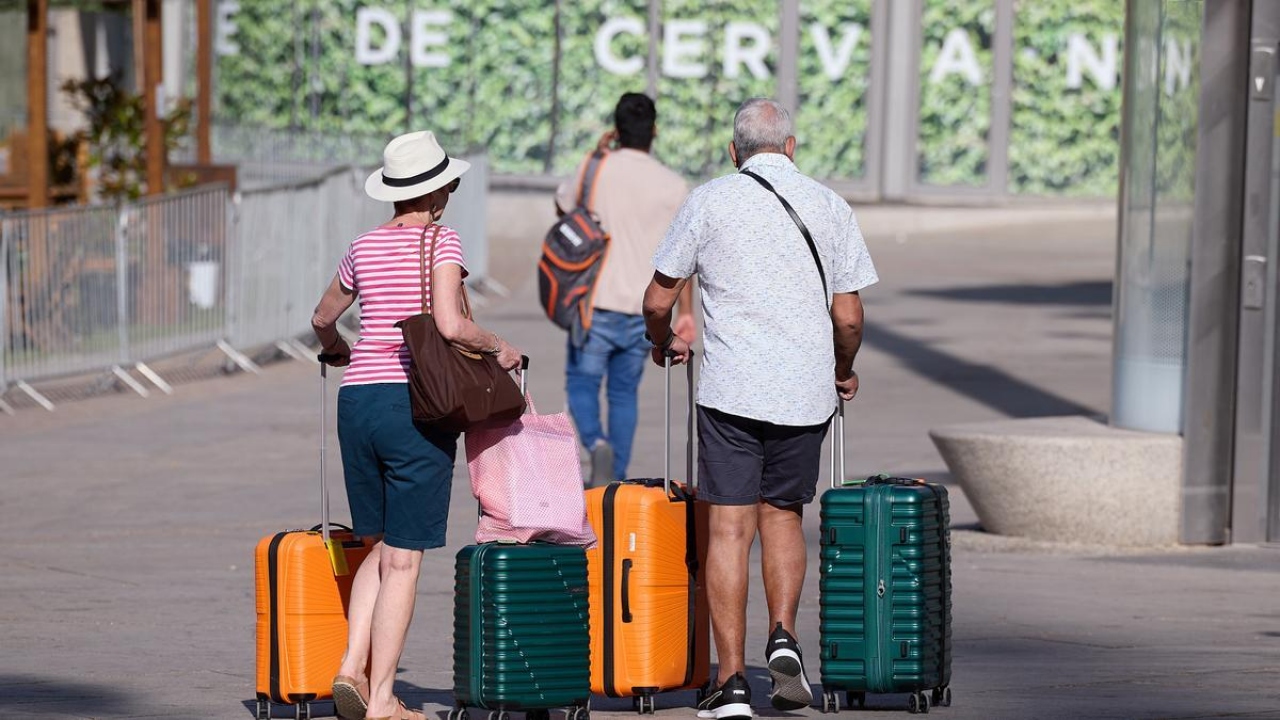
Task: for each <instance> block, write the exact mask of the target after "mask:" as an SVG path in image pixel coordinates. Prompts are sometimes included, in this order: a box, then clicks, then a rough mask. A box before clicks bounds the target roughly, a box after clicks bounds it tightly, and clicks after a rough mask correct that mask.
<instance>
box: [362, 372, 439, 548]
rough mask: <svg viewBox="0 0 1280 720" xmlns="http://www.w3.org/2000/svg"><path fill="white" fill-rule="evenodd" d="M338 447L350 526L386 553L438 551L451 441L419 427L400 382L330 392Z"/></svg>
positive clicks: (405, 385)
mask: <svg viewBox="0 0 1280 720" xmlns="http://www.w3.org/2000/svg"><path fill="white" fill-rule="evenodd" d="M338 442H339V443H340V444H341V445H342V470H343V474H344V475H345V476H346V483H347V504H348V505H350V506H351V525H352V530H354V531H355V534H356V535H357V536H360V537H375V536H378V535H382V540H383V542H385V543H386V544H387V545H390V546H391V547H397V548H404V549H407V550H426V549H428V548H437V547H443V546H444V541H445V527H446V525H447V524H448V520H449V491H450V489H451V488H452V487H453V461H454V457H455V455H456V454H457V451H458V436H457V435H456V434H453V433H441V432H437V431H434V430H430V429H426V428H419V427H418V426H417V425H415V424H414V422H413V412H412V410H411V409H410V406H409V386H408V385H407V384H405V383H384V384H378V385H349V386H347V387H344V388H342V389H341V390H339V391H338Z"/></svg>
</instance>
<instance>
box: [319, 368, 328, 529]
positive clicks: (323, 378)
mask: <svg viewBox="0 0 1280 720" xmlns="http://www.w3.org/2000/svg"><path fill="white" fill-rule="evenodd" d="M329 357H330V356H327V355H321V356H320V357H319V358H318V359H319V360H320V537H322V538H324V545H325V547H329V481H328V479H327V478H326V476H325V466H324V460H325V455H327V454H328V450H329V366H328V364H327V363H326V362H325V361H326V360H328V359H329Z"/></svg>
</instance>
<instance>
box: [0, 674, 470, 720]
mask: <svg viewBox="0 0 1280 720" xmlns="http://www.w3.org/2000/svg"><path fill="white" fill-rule="evenodd" d="M400 670H401V671H403V670H404V668H401V669H400ZM394 692H395V695H396V697H398V698H400V699H401V700H402V701H404V704H405V707H408V708H411V709H414V710H421V709H422V706H423V705H424V704H426V703H431V704H433V705H444V706H445V707H453V688H445V689H439V688H424V687H422V686H420V685H414V684H413V683H409V682H405V681H403V680H396V685H395V690H394ZM240 704H241V705H243V706H244V709H245V711H246V712H248V714H249V716H250V717H253V716H254V715H255V714H256V713H257V710H258V703H257V700H244V701H242V702H241V703H240ZM2 707H3V704H2V703H0V708H2ZM294 710H295V707H294V706H293V705H278V704H272V705H271V717H273V718H292V717H294ZM436 714H437V715H439V716H440V718H441V720H444V717H445V715H447V714H448V711H446V710H441V711H439V712H438V713H436ZM471 716H472V717H473V718H479V719H480V720H483V717H484V714H483V713H482V714H481V715H476V714H475V713H472V714H471ZM311 717H315V718H321V717H334V709H333V701H332V700H316V701H315V702H313V703H312V704H311ZM427 717H431V714H430V713H428V714H427Z"/></svg>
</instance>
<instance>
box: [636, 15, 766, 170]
mask: <svg viewBox="0 0 1280 720" xmlns="http://www.w3.org/2000/svg"><path fill="white" fill-rule="evenodd" d="M662 12H663V30H664V37H663V42H662V52H661V53H660V72H661V79H660V81H659V83H658V141H657V144H656V146H655V148H654V154H655V155H656V156H657V157H658V158H659V159H660V160H662V161H663V162H665V163H667V164H668V165H670V166H672V167H673V168H674V169H675V170H676V171H677V172H680V173H683V174H685V175H687V176H690V177H695V178H701V177H712V176H715V175H723V174H725V173H728V172H732V171H733V165H732V164H731V163H730V162H729V152H728V146H729V141H730V140H732V139H733V113H734V111H735V110H737V109H738V106H739V105H740V104H742V101H744V100H746V99H748V98H751V97H756V96H764V97H772V96H773V94H774V92H775V90H776V79H775V72H776V68H777V56H778V48H777V37H778V3H777V2H776V0H711V1H708V0H664V2H663V3H662Z"/></svg>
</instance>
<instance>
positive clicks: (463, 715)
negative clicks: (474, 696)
mask: <svg viewBox="0 0 1280 720" xmlns="http://www.w3.org/2000/svg"><path fill="white" fill-rule="evenodd" d="M447 718H448V720H471V713H469V712H467V709H466V708H464V707H456V708H454V709H452V710H450V711H449V714H448V715H447Z"/></svg>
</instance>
